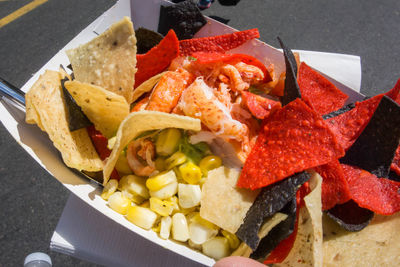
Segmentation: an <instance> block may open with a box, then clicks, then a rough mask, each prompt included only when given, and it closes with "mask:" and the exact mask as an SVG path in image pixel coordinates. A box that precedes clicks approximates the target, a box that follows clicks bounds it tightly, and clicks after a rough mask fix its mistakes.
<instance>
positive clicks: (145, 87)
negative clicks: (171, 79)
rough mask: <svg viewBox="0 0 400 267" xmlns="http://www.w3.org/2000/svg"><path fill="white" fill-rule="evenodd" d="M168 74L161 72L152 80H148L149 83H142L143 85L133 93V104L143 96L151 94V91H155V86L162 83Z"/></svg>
mask: <svg viewBox="0 0 400 267" xmlns="http://www.w3.org/2000/svg"><path fill="white" fill-rule="evenodd" d="M165 73H167V71H164V72H161V73H159V74H157V75H155V76H153V77H151V78H150V79H148V80H147V81H145V82H144V83H142V84H141V85H139V86H138V87H137V88H136V89H135V90H134V91H133V96H132V102H135V101H136V100H138V98H139V97H141V96H142V95H143V94H145V93H148V92H150V91H151V90H153V88H154V86H155V85H156V84H157V83H158V82H159V81H160V79H161V77H162V76H163V75H164V74H165Z"/></svg>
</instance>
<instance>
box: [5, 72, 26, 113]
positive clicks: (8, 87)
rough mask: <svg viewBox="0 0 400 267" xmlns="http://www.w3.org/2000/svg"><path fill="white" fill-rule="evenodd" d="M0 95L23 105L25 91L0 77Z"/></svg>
mask: <svg viewBox="0 0 400 267" xmlns="http://www.w3.org/2000/svg"><path fill="white" fill-rule="evenodd" d="M0 95H1V96H3V97H5V98H7V99H9V100H12V101H14V102H17V103H19V104H21V105H23V106H25V93H24V92H23V91H22V90H21V89H19V88H18V87H16V86H14V85H12V84H11V83H9V82H7V81H6V80H4V79H3V78H1V77H0Z"/></svg>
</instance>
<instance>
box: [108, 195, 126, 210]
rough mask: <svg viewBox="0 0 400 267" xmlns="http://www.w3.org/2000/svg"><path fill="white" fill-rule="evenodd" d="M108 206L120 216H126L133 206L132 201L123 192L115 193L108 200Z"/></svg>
mask: <svg viewBox="0 0 400 267" xmlns="http://www.w3.org/2000/svg"><path fill="white" fill-rule="evenodd" d="M108 206H110V208H111V209H113V210H115V211H116V212H118V213H119V214H122V215H125V214H126V212H127V210H128V208H129V207H130V206H131V201H130V200H129V198H127V197H125V196H124V195H123V194H122V193H121V192H115V193H114V194H112V195H111V196H110V197H109V198H108Z"/></svg>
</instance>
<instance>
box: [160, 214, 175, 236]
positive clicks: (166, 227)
mask: <svg viewBox="0 0 400 267" xmlns="http://www.w3.org/2000/svg"><path fill="white" fill-rule="evenodd" d="M160 226H161V227H160V237H161V238H163V239H168V238H169V235H170V232H171V226H172V219H171V217H169V216H166V217H162V218H161V222H160Z"/></svg>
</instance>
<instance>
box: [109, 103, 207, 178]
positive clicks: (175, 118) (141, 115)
mask: <svg viewBox="0 0 400 267" xmlns="http://www.w3.org/2000/svg"><path fill="white" fill-rule="evenodd" d="M165 128H180V129H185V130H192V131H200V130H201V122H200V120H198V119H194V118H190V117H187V116H180V115H175V114H169V113H164V112H158V111H138V112H132V113H131V114H129V115H128V116H127V117H126V118H125V119H124V120H123V122H122V123H121V125H120V126H119V129H118V132H117V135H116V141H115V144H114V147H113V149H112V152H111V155H110V157H109V158H108V159H107V161H106V164H105V166H104V170H103V177H104V185H105V184H106V183H107V182H108V179H109V178H110V175H111V172H112V170H113V169H114V166H115V163H116V162H117V160H118V157H119V155H120V154H121V152H122V150H123V149H124V147H126V146H127V145H128V144H129V142H130V141H131V140H133V139H134V138H135V137H136V136H138V135H139V134H141V133H142V132H145V131H150V130H158V129H165Z"/></svg>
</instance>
